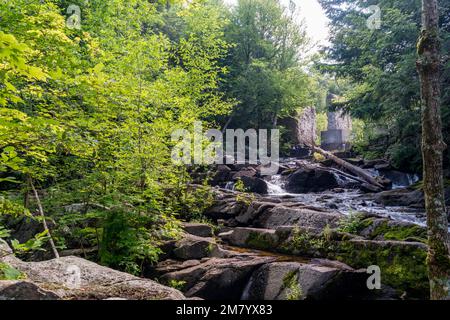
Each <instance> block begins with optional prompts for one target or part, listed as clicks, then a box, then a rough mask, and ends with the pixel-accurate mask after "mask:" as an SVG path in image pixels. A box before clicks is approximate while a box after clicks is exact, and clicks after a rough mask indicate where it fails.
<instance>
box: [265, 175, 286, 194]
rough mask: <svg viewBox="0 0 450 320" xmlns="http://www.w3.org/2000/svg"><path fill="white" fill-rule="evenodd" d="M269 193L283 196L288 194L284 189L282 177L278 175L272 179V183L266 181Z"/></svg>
mask: <svg viewBox="0 0 450 320" xmlns="http://www.w3.org/2000/svg"><path fill="white" fill-rule="evenodd" d="M266 183H267V188H268V192H269V194H271V195H283V194H287V192H286V191H285V190H284V189H283V181H282V178H281V175H279V174H277V175H274V176H272V177H271V178H270V181H266Z"/></svg>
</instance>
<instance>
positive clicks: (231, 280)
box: [162, 256, 274, 300]
mask: <svg viewBox="0 0 450 320" xmlns="http://www.w3.org/2000/svg"><path fill="white" fill-rule="evenodd" d="M273 260H274V258H272V257H257V256H239V257H235V258H229V259H219V258H212V259H209V260H208V261H206V262H204V263H202V264H200V265H198V266H194V267H191V268H188V269H184V270H181V271H177V272H172V273H168V274H165V275H164V276H163V277H162V280H163V281H166V282H169V281H170V280H176V281H183V282H184V285H183V292H184V293H185V295H186V296H187V297H200V298H204V299H212V300H238V299H240V297H241V296H242V292H243V290H244V287H245V285H246V283H247V282H248V279H249V278H250V276H251V274H252V273H253V271H254V270H256V269H257V268H258V267H259V266H261V265H263V264H265V263H269V262H272V261H273Z"/></svg>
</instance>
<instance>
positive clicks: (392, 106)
mask: <svg viewBox="0 0 450 320" xmlns="http://www.w3.org/2000/svg"><path fill="white" fill-rule="evenodd" d="M319 2H320V3H321V5H322V6H323V8H324V9H325V11H326V14H327V16H328V18H329V19H330V20H331V23H330V26H331V35H332V36H331V45H330V46H329V48H327V50H326V52H327V56H328V59H327V62H325V63H319V64H318V65H319V68H320V69H321V70H322V71H323V72H324V73H327V74H331V75H333V76H335V77H336V79H338V80H340V81H339V82H343V83H344V85H341V86H340V92H334V93H336V94H339V95H340V96H342V99H341V100H340V101H338V102H337V103H336V105H337V106H338V107H342V108H344V109H345V110H348V111H349V112H350V113H351V114H352V115H353V116H354V117H356V118H359V119H362V120H364V121H365V123H366V124H368V125H371V126H372V127H373V129H375V130H374V131H375V132H370V131H371V129H372V128H369V129H370V130H369V132H367V131H366V132H364V133H365V136H364V137H362V138H363V139H361V137H358V142H357V147H358V148H357V151H359V152H361V153H362V154H363V155H364V156H370V157H372V158H373V157H378V158H379V157H380V156H386V157H388V158H389V159H391V160H392V163H393V164H394V166H395V167H397V168H400V169H402V170H405V171H413V172H421V152H420V145H421V139H420V134H421V126H420V88H419V78H418V74H417V71H416V43H417V39H418V36H419V34H420V25H421V12H420V11H421V3H420V1H418V0H412V1H402V2H395V1H391V0H380V1H363V0H320V1H319ZM370 5H378V6H379V7H380V8H381V10H382V17H381V28H380V29H378V30H371V29H369V28H368V27H367V19H368V18H369V16H370V13H369V12H368V11H367V10H365V9H367V8H368V7H369V6H370ZM439 13H440V15H441V17H440V23H441V37H442V39H443V48H442V52H443V53H446V52H448V51H449V49H450V47H449V45H450V42H449V41H448V39H449V38H450V24H449V23H448V19H449V18H448V17H449V16H450V1H448V0H443V1H440V2H439ZM449 67H450V65H449V64H446V65H443V68H442V71H443V72H442V82H443V88H446V87H448V85H449V84H450V69H449ZM446 91H448V90H443V96H442V99H441V104H442V115H443V124H444V137H445V140H446V143H447V144H448V143H449V142H450V140H448V139H449V137H450V135H449V134H448V132H449V130H450V126H449V124H450V117H449V116H450V112H449V110H450V94H449V93H448V92H446ZM368 151H372V153H371V154H370V153H367V152H368ZM449 155H450V153H449V152H448V151H447V152H446V160H445V165H446V166H448V165H449V164H450V162H449V160H450V157H449Z"/></svg>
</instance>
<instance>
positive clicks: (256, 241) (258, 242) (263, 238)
mask: <svg viewBox="0 0 450 320" xmlns="http://www.w3.org/2000/svg"><path fill="white" fill-rule="evenodd" d="M246 244H247V246H248V247H249V248H252V249H260V250H269V251H270V250H274V248H276V246H277V245H278V243H277V241H275V239H274V235H272V234H267V233H262V232H256V231H255V232H250V234H249V235H248V237H247V240H246Z"/></svg>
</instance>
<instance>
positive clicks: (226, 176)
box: [211, 165, 231, 186]
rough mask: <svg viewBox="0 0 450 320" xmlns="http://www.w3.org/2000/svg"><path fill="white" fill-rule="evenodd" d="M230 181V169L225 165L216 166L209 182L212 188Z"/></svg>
mask: <svg viewBox="0 0 450 320" xmlns="http://www.w3.org/2000/svg"><path fill="white" fill-rule="evenodd" d="M230 180H231V169H230V167H228V166H227V165H218V166H217V168H216V173H215V175H214V177H213V179H212V180H211V185H212V186H218V185H223V184H225V183H226V182H228V181H230Z"/></svg>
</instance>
